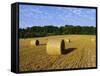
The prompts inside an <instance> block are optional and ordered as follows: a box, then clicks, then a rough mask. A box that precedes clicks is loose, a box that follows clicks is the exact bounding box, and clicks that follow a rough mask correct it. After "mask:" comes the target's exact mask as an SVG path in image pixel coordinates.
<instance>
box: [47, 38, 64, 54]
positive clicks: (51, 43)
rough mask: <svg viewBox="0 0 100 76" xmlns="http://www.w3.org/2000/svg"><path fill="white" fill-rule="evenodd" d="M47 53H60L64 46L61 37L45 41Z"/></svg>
mask: <svg viewBox="0 0 100 76" xmlns="http://www.w3.org/2000/svg"><path fill="white" fill-rule="evenodd" d="M46 48H47V54H48V55H61V54H62V51H63V50H64V48H65V43H64V40H62V39H50V40H48V43H47V47H46Z"/></svg>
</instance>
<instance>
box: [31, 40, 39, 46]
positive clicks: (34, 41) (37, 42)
mask: <svg viewBox="0 0 100 76" xmlns="http://www.w3.org/2000/svg"><path fill="white" fill-rule="evenodd" d="M31 45H34V46H37V45H39V40H31Z"/></svg>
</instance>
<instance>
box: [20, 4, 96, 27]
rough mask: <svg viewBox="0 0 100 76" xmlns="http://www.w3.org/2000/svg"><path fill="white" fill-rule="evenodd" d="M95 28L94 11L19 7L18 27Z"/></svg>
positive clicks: (70, 8)
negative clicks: (69, 26) (71, 26)
mask: <svg viewBox="0 0 100 76" xmlns="http://www.w3.org/2000/svg"><path fill="white" fill-rule="evenodd" d="M46 25H54V26H58V27H60V26H64V25H80V26H96V10H95V9H89V8H74V7H67V8H66V7H52V6H36V5H20V6H19V27H20V28H26V27H32V26H46Z"/></svg>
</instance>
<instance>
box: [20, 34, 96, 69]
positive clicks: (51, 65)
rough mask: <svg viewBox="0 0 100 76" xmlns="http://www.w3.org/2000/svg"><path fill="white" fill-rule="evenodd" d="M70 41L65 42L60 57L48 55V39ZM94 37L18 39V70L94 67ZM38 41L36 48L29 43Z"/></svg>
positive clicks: (73, 36) (65, 36)
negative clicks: (68, 40)
mask: <svg viewBox="0 0 100 76" xmlns="http://www.w3.org/2000/svg"><path fill="white" fill-rule="evenodd" d="M57 38H58V39H59V38H61V39H70V40H71V42H70V43H68V42H66V41H65V50H64V53H63V54H62V55H48V54H47V53H46V43H47V42H48V40H49V39H57ZM95 38H96V36H95V35H59V36H48V37H41V38H28V39H20V41H19V56H20V57H19V70H20V71H38V70H51V69H73V68H90V67H96V42H95V41H91V39H92V40H93V39H94V40H95ZM34 39H37V40H39V45H38V46H31V45H30V41H31V40H34Z"/></svg>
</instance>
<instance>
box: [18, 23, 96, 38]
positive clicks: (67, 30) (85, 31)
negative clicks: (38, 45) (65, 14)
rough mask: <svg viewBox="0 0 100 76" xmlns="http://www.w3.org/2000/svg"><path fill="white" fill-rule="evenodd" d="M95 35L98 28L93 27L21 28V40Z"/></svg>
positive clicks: (50, 26) (51, 26) (49, 26)
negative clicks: (54, 36)
mask: <svg viewBox="0 0 100 76" xmlns="http://www.w3.org/2000/svg"><path fill="white" fill-rule="evenodd" d="M69 34H80V35H95V34H96V27H93V26H73V25H65V26H61V27H57V26H53V25H48V26H32V27H27V28H19V38H32V37H45V36H51V35H69Z"/></svg>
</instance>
